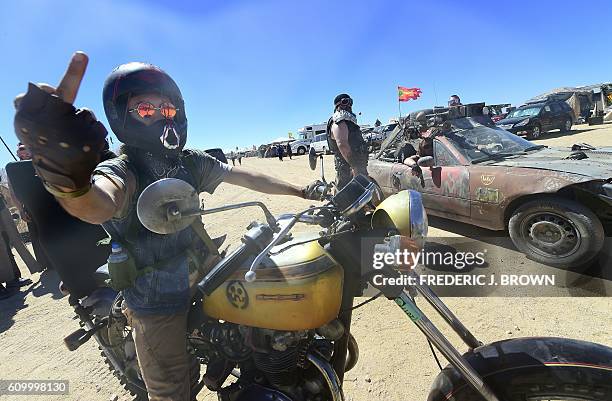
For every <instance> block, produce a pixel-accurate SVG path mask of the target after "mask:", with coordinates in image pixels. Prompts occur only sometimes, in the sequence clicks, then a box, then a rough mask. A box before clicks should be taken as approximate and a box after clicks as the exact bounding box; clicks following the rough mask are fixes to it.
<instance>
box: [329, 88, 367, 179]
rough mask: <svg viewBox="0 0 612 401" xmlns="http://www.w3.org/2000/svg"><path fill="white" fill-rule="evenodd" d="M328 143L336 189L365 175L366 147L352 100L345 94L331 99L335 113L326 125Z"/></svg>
mask: <svg viewBox="0 0 612 401" xmlns="http://www.w3.org/2000/svg"><path fill="white" fill-rule="evenodd" d="M327 144H328V146H329V150H330V151H331V152H332V153H333V154H334V163H335V166H336V189H337V190H340V189H342V188H344V186H345V185H346V184H348V182H349V181H350V180H351V179H352V178H353V177H354V176H356V175H359V174H364V175H367V174H368V169H367V167H368V145H367V143H366V141H365V140H364V139H363V135H362V134H361V130H360V129H359V125H357V116H356V115H355V114H354V113H353V99H351V97H350V96H349V95H347V94H346V93H342V94H340V95H338V96H336V98H335V99H334V114H333V115H332V116H331V118H330V119H329V121H328V122H327Z"/></svg>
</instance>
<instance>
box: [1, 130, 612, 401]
mask: <svg viewBox="0 0 612 401" xmlns="http://www.w3.org/2000/svg"><path fill="white" fill-rule="evenodd" d="M536 142H538V143H542V144H545V145H549V146H569V145H571V144H573V143H578V142H586V143H590V144H593V145H600V146H601V145H605V146H611V145H612V126H610V125H606V126H600V127H588V126H575V127H574V131H573V132H571V133H569V134H561V133H557V132H553V133H549V134H548V135H545V136H544V137H543V138H542V139H541V140H539V141H536ZM211 145H213V144H211ZM242 162H243V163H242V165H243V167H244V168H249V169H254V170H257V171H260V172H262V173H266V174H270V175H273V176H275V177H279V178H282V179H284V180H286V181H290V182H292V183H295V184H299V185H304V184H307V183H309V182H311V181H312V180H314V179H316V178H318V177H319V172H318V171H311V170H310V169H309V168H308V163H307V157H305V156H297V157H294V158H293V160H289V159H287V158H285V160H284V161H283V162H280V161H279V160H278V159H265V160H262V159H253V158H246V159H243V161H242ZM325 167H326V177H327V178H330V179H331V178H333V177H334V174H333V160H332V159H331V157H329V156H326V157H325ZM247 200H260V201H263V202H264V203H265V204H266V205H268V207H269V208H270V209H271V211H272V212H273V213H274V214H281V213H287V212H295V211H298V210H300V209H303V208H305V207H306V206H308V205H309V204H311V203H312V202H309V201H305V200H301V199H296V198H293V197H289V196H274V195H266V194H259V193H256V192H253V191H250V190H246V189H242V188H239V187H235V186H232V185H228V184H222V185H221V186H220V187H219V188H218V189H217V191H216V192H215V194H214V195H205V196H204V201H205V205H206V207H207V208H208V207H214V206H219V205H223V204H228V203H237V202H242V201H247ZM262 217H263V215H262V214H261V213H260V211H258V210H256V209H242V210H236V211H231V212H226V213H222V214H219V215H215V216H210V217H209V216H207V218H206V219H205V224H206V225H207V228H208V230H209V231H210V233H211V234H212V235H219V234H224V233H225V234H228V239H227V240H226V244H230V245H231V244H236V243H237V241H238V240H239V238H240V236H241V235H242V234H243V233H244V231H245V227H246V225H247V224H248V223H249V222H250V221H252V220H254V219H259V220H261V219H262ZM431 226H432V227H431V228H430V237H432V240H435V237H445V236H457V235H459V234H457V232H461V233H471V234H472V235H474V236H475V237H478V236H479V235H482V236H496V235H500V233H493V232H489V231H487V230H482V229H477V228H474V227H470V226H467V225H459V227H458V225H457V223H454V222H450V221H445V220H442V219H432V221H431ZM309 229H310V230H312V228H311V227H310V228H309V227H300V230H309ZM501 235H503V233H501ZM607 248H610V247H609V246H608V247H607ZM496 255H498V256H499V260H498V261H496V263H498V264H499V265H503V266H504V269H506V271H511V270H512V269H513V268H514V267H516V269H518V270H525V269H532V270H537V269H539V268H540V267H541V268H542V269H546V267H545V266H541V265H536V264H535V263H534V262H531V261H529V260H528V259H526V258H525V257H524V256H523V255H521V254H519V253H517V252H516V251H514V250H513V249H502V250H501V251H500V253H498V254H496ZM609 261H610V259H608V258H606V259H605V261H604V262H602V263H605V264H607V266H608V268H610V266H612V264H608V262H609ZM21 271H22V272H23V275H24V277H30V278H31V279H32V280H33V282H34V283H33V284H32V285H31V286H29V287H25V288H22V290H21V292H20V293H19V294H17V295H14V296H13V297H11V298H10V299H7V300H3V301H0V379H13V380H20V379H21V380H25V379H63V380H69V382H70V393H69V395H67V396H15V397H14V398H10V397H8V396H0V400H7V401H9V400H11V399H14V400H17V401H20V400H26V399H27V400H47V399H58V400H59V399H61V400H87V401H98V400H104V401H108V400H128V399H130V397H129V395H128V394H126V393H125V392H124V391H123V390H122V389H121V387H120V385H119V383H118V381H117V379H116V378H114V377H113V375H112V374H111V373H110V372H109V371H108V369H107V367H106V365H105V364H104V362H103V360H102V358H101V357H100V354H99V351H98V349H97V345H96V344H95V341H89V342H88V343H86V344H85V345H83V346H82V347H81V348H79V350H78V351H77V352H70V351H68V350H67V349H66V348H65V346H64V344H63V341H62V339H63V338H64V337H65V336H66V335H68V334H69V333H71V332H72V331H74V330H76V329H77V328H78V324H77V321H75V320H72V317H73V312H72V309H71V308H70V307H69V305H68V302H67V299H66V298H65V297H62V295H61V294H60V293H59V291H58V290H57V284H58V282H59V279H58V278H57V277H56V275H55V274H54V273H53V272H43V273H42V274H38V273H37V274H33V275H30V274H29V273H28V271H27V269H26V268H25V266H23V264H21ZM583 281H585V280H583ZM609 288H610V287H609V286H607V283H605V281H602V280H597V279H593V280H586V281H585V282H581V283H580V284H579V287H578V288H568V289H567V291H566V293H565V294H567V295H566V296H558V297H538V298H533V297H520V296H515V297H506V298H492V297H487V298H484V297H482V298H444V301H445V302H446V303H447V305H448V306H449V307H450V308H451V310H453V311H454V312H455V314H456V315H457V316H458V317H459V318H460V319H461V320H462V321H463V323H464V324H465V325H466V326H467V327H468V328H469V329H471V331H472V332H473V333H474V334H475V335H476V337H477V338H478V339H479V340H481V341H483V342H484V343H487V342H492V341H495V340H500V339H504V338H515V337H527V336H556V337H569V338H574V339H580V340H586V341H593V342H597V343H602V344H605V345H608V346H612V335H611V334H610V333H611V332H612V297H610V294H611V293H612V292H610V291H609ZM570 294H571V295H580V297H576V296H574V297H572V296H569V295H570ZM606 294H607V295H608V296H607V297H606V296H605V295H606ZM557 295H563V294H557ZM602 295H604V296H602ZM364 299H365V298H360V299H357V300H356V302H361V301H363V300H364ZM417 303H418V304H419V306H421V307H423V310H424V311H425V313H426V314H427V315H428V316H429V317H430V318H432V320H433V321H434V322H435V323H436V324H438V327H440V328H441V329H442V331H443V332H444V333H445V334H447V335H449V338H450V339H451V340H452V342H453V343H454V344H455V346H457V347H458V348H459V350H461V351H465V350H466V349H467V347H466V346H465V345H463V344H462V343H461V342H460V341H458V339H457V337H456V336H454V335H453V333H452V332H451V330H449V329H447V327H446V326H445V325H444V324H443V322H442V321H441V319H439V318H437V316H436V315H434V314H433V312H432V310H431V308H429V307H427V305H425V303H424V301H423V300H422V299H421V300H420V299H419V298H417ZM353 316H354V317H353V319H354V320H353V327H352V332H353V334H354V336H355V338H356V339H357V341H358V343H359V347H360V359H359V362H358V364H357V366H356V367H355V368H354V369H353V370H352V371H350V372H348V373H347V374H346V377H345V382H344V391H345V394H346V399H347V400H356V401H357V400H358V401H366V400H372V399H380V400H389V401H400V400H404V401H412V400H425V399H426V398H427V393H428V391H429V388H430V385H431V382H432V381H433V379H434V378H435V376H436V375H437V373H438V371H439V369H438V367H437V366H436V363H435V361H434V359H433V357H432V355H431V351H430V349H429V347H428V345H427V341H426V340H425V338H424V336H423V335H422V334H421V333H420V332H419V330H418V329H417V328H416V326H414V325H413V324H412V323H411V322H410V321H409V320H408V319H407V317H406V316H405V315H404V313H403V312H402V311H401V310H400V309H399V308H398V307H397V306H396V305H395V304H394V303H393V302H391V301H388V300H385V299H377V300H376V301H374V302H371V303H369V304H367V305H365V306H364V307H362V308H360V309H358V310H356V311H355V312H354V314H353ZM442 359H443V358H442ZM442 363H443V365H444V364H445V362H444V360H442ZM198 399H199V400H214V399H216V396H215V395H214V394H212V393H210V392H208V391H206V390H204V391H203V392H202V393H200V395H199V397H198Z"/></svg>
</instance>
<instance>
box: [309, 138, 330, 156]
mask: <svg viewBox="0 0 612 401" xmlns="http://www.w3.org/2000/svg"><path fill="white" fill-rule="evenodd" d="M310 147H311V148H313V149H314V150H315V152H317V153H323V154H328V153H329V145H328V144H327V134H319V135H316V136H315V137H314V139H313V141H312V143H311V144H310Z"/></svg>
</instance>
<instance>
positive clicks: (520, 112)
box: [506, 107, 542, 118]
mask: <svg viewBox="0 0 612 401" xmlns="http://www.w3.org/2000/svg"><path fill="white" fill-rule="evenodd" d="M540 110H542V108H541V107H526V108H524V109H516V110H514V111H513V112H510V113H508V115H507V116H506V118H513V117H533V116H537V115H538V113H539V112H540Z"/></svg>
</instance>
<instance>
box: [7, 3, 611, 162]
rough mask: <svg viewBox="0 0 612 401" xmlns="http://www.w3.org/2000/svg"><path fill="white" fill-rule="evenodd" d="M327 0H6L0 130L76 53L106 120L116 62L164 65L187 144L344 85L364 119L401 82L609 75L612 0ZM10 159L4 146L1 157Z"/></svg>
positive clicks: (318, 117)
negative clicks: (36, 85)
mask: <svg viewBox="0 0 612 401" xmlns="http://www.w3.org/2000/svg"><path fill="white" fill-rule="evenodd" d="M330 3H332V2H330V1H311V0H309V1H304V2H291V1H250V2H240V1H220V0H219V1H214V2H212V1H190V2H179V1H176V0H173V1H168V0H164V1H153V0H148V1H119V0H109V1H95V2H93V1H92V2H89V1H79V2H77V1H61V0H54V1H29V0H21V1H5V2H3V4H2V11H1V12H0V52H1V54H2V55H3V57H2V60H1V63H2V74H1V75H0V76H1V81H0V82H1V84H0V134H2V136H3V137H4V138H5V140H6V141H7V142H8V143H9V146H10V147H11V148H12V149H14V148H15V144H16V142H17V140H16V138H15V135H14V132H13V106H12V100H13V97H14V96H15V95H16V94H17V93H20V92H23V91H25V89H26V86H27V82H28V81H33V82H48V83H51V84H56V83H57V82H58V80H59V79H60V77H61V75H62V74H63V72H64V70H65V67H66V64H67V62H68V60H69V58H70V56H71V54H72V52H73V51H75V50H83V51H85V52H86V53H87V54H88V55H89V56H90V64H89V68H88V71H87V74H86V76H85V79H84V82H83V84H82V86H81V91H80V93H79V96H78V98H77V101H76V104H77V105H78V106H87V107H90V108H92V109H93V110H94V111H95V112H96V114H97V116H98V117H99V118H100V119H101V120H102V121H103V122H104V123H105V124H106V119H105V117H104V111H103V108H102V102H101V95H102V85H103V82H104V79H105V77H106V75H107V74H108V73H109V72H110V71H111V70H112V68H113V67H114V66H116V65H118V64H121V63H125V62H128V61H147V62H151V63H153V64H157V65H159V66H160V67H162V68H163V69H165V70H166V71H167V72H169V73H170V74H171V75H172V76H173V77H174V79H175V80H176V81H177V82H178V84H179V86H180V87H181V88H182V91H183V96H184V97H185V101H186V111H187V115H188V119H189V139H188V146H190V147H194V148H209V147H222V148H224V149H228V148H231V147H234V146H241V147H242V146H252V145H253V144H260V143H263V142H266V141H268V140H270V139H273V138H276V137H279V136H286V135H287V132H289V131H292V132H296V130H297V128H299V127H302V126H304V125H306V124H310V123H317V122H322V121H325V120H327V118H328V116H329V114H330V111H331V103H332V99H333V97H334V96H335V95H336V94H338V93H340V92H348V93H350V94H351V95H352V96H353V98H354V99H355V106H354V109H355V111H360V112H362V116H361V120H360V122H362V123H372V122H373V121H374V120H375V119H376V118H379V119H381V120H382V121H387V120H388V119H389V118H391V117H394V116H396V115H397V111H398V107H397V106H398V104H397V90H396V87H397V85H403V86H409V87H419V88H421V89H422V90H423V95H422V97H421V98H420V99H419V100H417V101H410V102H408V103H403V104H402V111H403V112H404V113H406V112H408V111H410V110H415V109H420V108H425V107H431V106H433V105H434V104H435V103H437V104H444V103H445V102H446V100H447V99H448V96H449V95H450V94H453V93H458V94H460V95H461V98H462V100H463V101H464V102H475V101H486V102H488V103H497V102H511V103H520V102H523V101H524V100H526V99H528V98H530V97H532V96H534V95H536V94H539V93H541V92H544V91H546V90H549V89H552V88H555V87H558V86H567V85H581V84H591V83H596V82H601V81H610V80H612V52H610V40H611V38H612V24H609V23H605V22H603V20H604V18H603V17H604V16H605V15H608V16H610V15H612V3H611V2H610V1H588V2H584V1H583V2H580V1H578V2H566V1H511V2H505V3H501V4H500V5H497V4H496V2H492V1H472V2H469V1H439V2H432V1H421V2H419V1H409V0H403V1H369V2H361V1H347V2H337V3H336V2H334V4H333V5H332V4H330ZM432 3H435V4H432ZM502 4H503V5H502ZM434 89H435V91H434ZM436 93H437V102H436ZM107 126H108V125H107ZM115 144H116V139H115ZM9 160H10V156H9V155H8V153H7V152H6V151H5V149H0V163H2V165H4V164H5V163H6V162H8V161H9Z"/></svg>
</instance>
